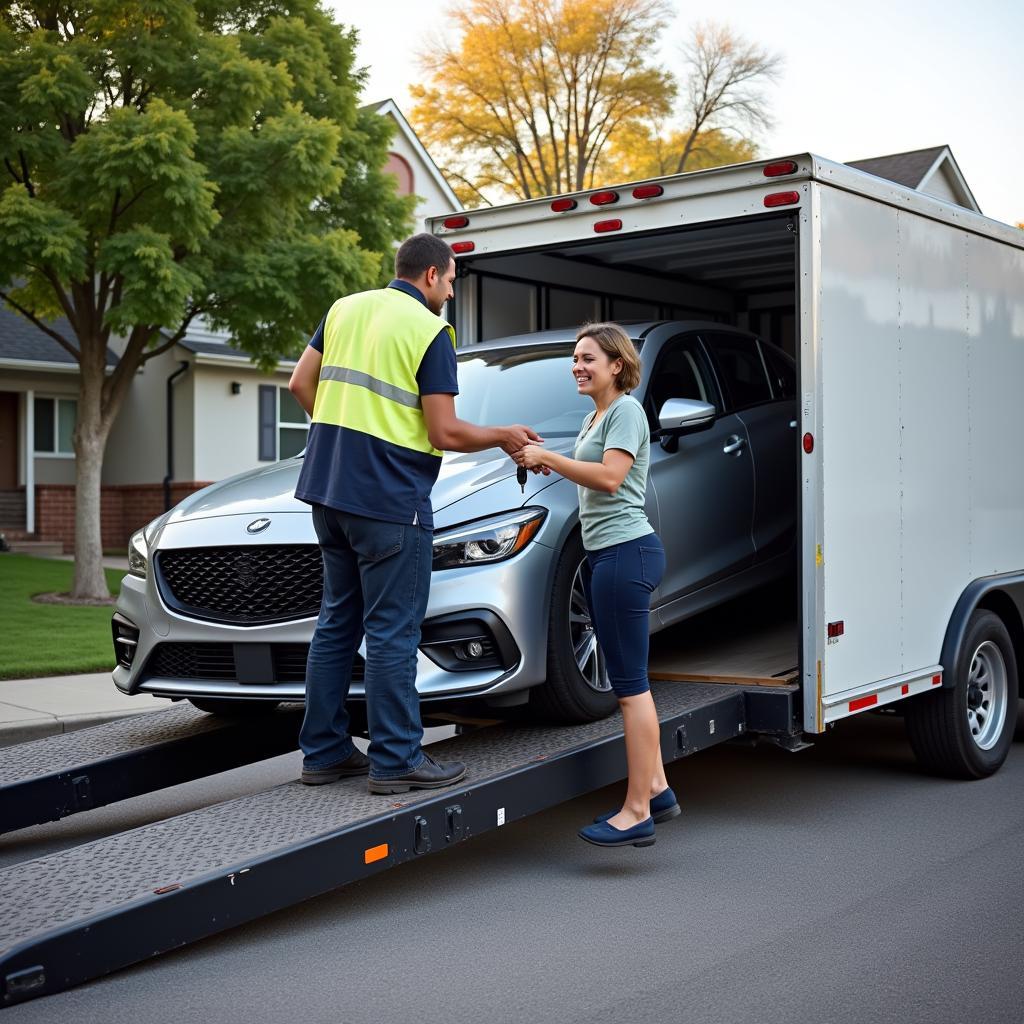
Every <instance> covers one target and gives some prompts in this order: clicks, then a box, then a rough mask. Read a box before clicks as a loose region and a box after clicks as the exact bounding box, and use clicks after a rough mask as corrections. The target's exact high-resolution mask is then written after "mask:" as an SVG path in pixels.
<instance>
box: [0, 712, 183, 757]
mask: <svg viewBox="0 0 1024 1024" xmlns="http://www.w3.org/2000/svg"><path fill="white" fill-rule="evenodd" d="M168 706H169V705H168ZM163 710H164V707H162V706H161V707H153V708H148V709H141V708H128V709H126V710H124V711H95V712H90V713H89V714H83V715H64V716H54V715H41V716H40V717H39V718H30V719H27V720H24V721H20V722H2V723H0V747H13V746H15V745H17V744H19V743H28V742H29V741H30V740H39V739H45V738H46V737H48V736H60V735H62V734H63V733H66V732H75V731H77V730H78V729H87V728H89V726H92V725H105V724H106V723H107V722H114V721H117V719H119V718H131V717H132V716H134V715H148V714H152V713H154V712H156V711H163Z"/></svg>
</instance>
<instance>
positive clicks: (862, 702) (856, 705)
mask: <svg viewBox="0 0 1024 1024" xmlns="http://www.w3.org/2000/svg"><path fill="white" fill-rule="evenodd" d="M877 703H878V694H877V693H873V694H871V696H870V697H858V698H857V700H851V701H850V710H851V711H860V709H861V708H869V707H871V705H872V704H877Z"/></svg>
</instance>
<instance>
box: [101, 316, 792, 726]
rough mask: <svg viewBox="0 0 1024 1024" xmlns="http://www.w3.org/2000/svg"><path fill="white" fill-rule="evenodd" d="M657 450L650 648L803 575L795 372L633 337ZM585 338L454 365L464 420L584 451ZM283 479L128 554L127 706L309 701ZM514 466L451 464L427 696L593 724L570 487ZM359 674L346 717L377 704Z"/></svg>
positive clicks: (191, 512)
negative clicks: (707, 612)
mask: <svg viewBox="0 0 1024 1024" xmlns="http://www.w3.org/2000/svg"><path fill="white" fill-rule="evenodd" d="M623 327H624V328H625V329H626V330H627V332H629V333H630V335H631V337H632V338H633V339H634V341H635V343H636V345H637V347H638V349H639V351H640V358H641V363H642V368H643V373H642V379H641V382H640V386H639V388H638V389H637V390H636V392H634V394H635V396H636V397H637V399H638V400H639V401H640V402H641V403H642V404H643V406H644V408H645V409H646V410H647V412H648V416H649V418H650V422H651V430H652V438H653V439H654V440H652V448H651V464H650V476H649V483H648V491H647V513H648V516H649V517H650V521H651V523H652V525H653V526H654V528H655V529H656V530H657V531H658V533H659V534H660V536H661V539H662V541H663V543H664V545H665V551H666V555H667V569H666V572H665V576H664V579H663V580H662V583H661V586H660V587H659V588H658V590H656V591H655V592H654V594H653V596H652V603H651V619H650V621H651V631H652V632H655V631H657V630H659V629H662V628H664V627H665V626H669V625H671V624H673V623H675V622H678V621H679V620H681V619H683V618H686V617H687V616H690V615H693V614H695V613H697V612H699V611H703V610H704V609H706V608H709V607H711V606H713V605H715V604H718V603H720V602H722V601H725V600H728V599H730V598H732V597H735V596H736V595H738V594H740V593H743V592H745V591H747V590H750V589H752V588H754V587H757V586H759V585H760V584H762V583H764V582H767V581H769V580H771V579H774V578H776V577H779V576H781V575H784V574H785V573H786V572H787V571H788V570H790V569H791V568H792V566H793V563H794V558H795V553H794V552H795V533H796V502H797V440H796V438H797V434H796V423H797V420H796V408H795V398H794V391H795V370H794V366H793V362H792V360H791V359H790V358H789V357H788V356H787V355H785V354H784V353H783V352H782V351H781V350H780V349H778V348H777V347H775V346H774V345H770V344H768V343H766V342H764V341H761V340H759V339H757V338H756V337H754V336H753V335H751V334H748V333H745V332H742V331H738V330H735V329H733V328H729V327H724V326H722V325H720V324H712V323H699V322H680V321H669V322H665V321H660V322H656V323H649V322H648V323H627V324H623ZM574 337H575V332H573V331H569V330H561V331H548V332H544V333H542V334H533V335H529V336H523V337H519V338H507V339H503V340H501V341H493V342H489V343H487V344H485V345H479V346H474V347H472V348H469V349H464V350H461V351H460V352H459V385H460V388H461V391H462V394H461V395H460V396H459V398H458V400H457V408H458V414H459V415H460V416H461V417H462V418H464V419H468V420H471V421H473V422H476V423H481V424H498V423H507V422H522V423H529V424H530V425H531V426H533V427H534V428H535V429H536V430H537V431H538V432H539V433H540V434H541V435H542V436H543V437H544V438H545V440H546V443H547V444H548V445H549V446H551V447H554V448H557V449H559V450H562V451H566V452H570V451H571V448H572V445H573V442H574V440H575V438H576V435H577V433H578V431H579V428H580V425H581V423H582V421H583V418H584V416H585V415H586V414H587V413H588V412H589V411H590V409H591V408H592V405H591V403H590V400H589V399H588V398H586V397H585V396H580V395H578V394H577V393H576V389H575V387H574V386H573V381H572V377H571V374H570V368H571V365H572V350H573V344H574ZM299 465H300V463H299V460H298V459H297V458H296V459H288V460H285V461H283V462H279V463H276V464H275V465H273V466H269V467H267V468H262V469H258V470H253V471H251V472H248V473H243V474H241V475H239V476H236V477H232V478H230V479H228V480H224V481H221V482H220V483H217V484H214V485H212V486H211V487H208V488H206V489H205V490H203V491H200V492H198V493H196V494H194V495H192V496H190V497H189V498H187V499H186V500H185V501H183V502H182V503H181V504H180V505H178V506H177V507H176V508H174V509H172V510H171V511H170V512H169V513H167V514H166V515H164V516H162V517H160V518H159V519H157V520H155V521H154V522H153V523H151V524H150V525H149V526H147V527H146V528H145V529H144V530H140V531H139V532H138V533H137V534H136V535H135V536H134V537H133V538H132V542H131V548H130V556H129V563H130V571H129V575H128V576H127V577H126V578H125V581H124V585H123V586H122V589H121V595H120V598H119V599H118V604H117V612H116V614H115V616H114V620H113V634H114V647H115V652H116V655H117V668H116V669H115V671H114V681H115V683H116V685H117V686H118V687H119V688H120V689H121V690H123V691H124V692H126V693H151V694H157V695H159V696H164V697H171V698H181V697H185V698H188V699H189V700H191V701H192V702H193V703H194V704H196V705H197V706H198V707H200V708H203V709H205V710H209V711H214V712H224V711H226V712H231V711H241V710H253V709H256V710H258V709H261V708H268V707H272V706H273V705H274V704H275V703H276V702H278V701H282V700H301V699H302V698H303V695H304V687H305V664H306V653H307V650H308V646H309V641H310V637H311V635H312V632H313V626H314V624H315V619H316V615H317V612H318V611H319V607H320V596H321V588H322V577H321V564H320V554H319V548H318V547H317V544H316V535H315V533H314V531H313V525H312V521H311V517H310V514H309V508H308V506H306V505H304V504H302V503H301V502H298V501H296V500H295V498H294V497H293V492H294V488H295V481H296V478H297V476H298V471H299ZM515 471H516V467H515V464H514V463H513V462H512V461H511V460H510V459H509V458H508V457H507V456H505V455H503V454H502V453H501V452H495V451H490V452H479V453H475V454H450V455H446V456H445V458H444V461H443V464H442V468H441V473H440V477H439V479H438V481H437V484H436V486H435V487H434V491H433V505H434V520H435V533H434V565H433V575H432V579H431V590H430V602H429V606H428V609H427V615H426V619H425V621H424V623H423V632H422V638H421V643H420V651H419V664H418V676H417V688H418V690H419V692H420V695H421V699H422V700H423V702H424V705H425V710H426V711H427V712H428V713H429V712H430V711H431V710H433V711H435V713H437V712H439V711H440V710H442V709H448V710H451V709H454V708H456V707H461V705H463V704H465V703H466V702H470V703H471V704H472V705H473V706H474V707H476V708H482V707H490V708H495V707H507V706H513V705H517V704H524V703H527V702H528V703H529V704H530V707H531V710H534V711H536V712H537V713H538V714H539V715H542V716H543V717H545V718H555V719H558V720H562V721H588V720H592V719H595V718H599V717H601V716H603V715H606V714H608V713H609V712H610V711H611V710H612V709H613V708H614V706H615V698H614V695H613V693H612V692H611V688H610V685H609V682H608V679H607V675H606V673H605V670H604V663H603V657H602V654H601V650H600V647H599V646H598V644H597V643H596V640H595V637H594V631H593V627H592V625H591V621H590V615H589V611H588V609H587V606H586V602H585V599H584V596H583V590H582V585H581V579H580V568H581V565H582V562H583V557H584V555H583V546H582V544H581V541H580V531H579V509H578V506H577V499H576V487H575V485H574V484H572V483H570V482H569V481H567V480H564V479H561V478H560V477H557V476H556V475H554V474H552V475H551V476H549V477H544V476H533V475H531V476H530V478H529V480H528V482H527V485H526V490H525V493H524V492H523V491H521V489H520V485H519V484H518V483H517V482H516V476H515ZM361 671H362V660H361V658H357V659H356V665H355V669H354V677H353V684H352V689H351V693H352V697H353V700H354V701H356V702H358V701H359V700H360V698H361V697H362V695H363V684H362V674H361Z"/></svg>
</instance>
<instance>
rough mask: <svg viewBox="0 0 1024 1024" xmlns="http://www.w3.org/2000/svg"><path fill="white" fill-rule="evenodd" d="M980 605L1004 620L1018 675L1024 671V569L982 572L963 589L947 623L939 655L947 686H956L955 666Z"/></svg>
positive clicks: (943, 677)
mask: <svg viewBox="0 0 1024 1024" xmlns="http://www.w3.org/2000/svg"><path fill="white" fill-rule="evenodd" d="M978 608H984V609H987V610H988V611H991V612H995V614H996V615H998V616H999V617H1000V618H1001V619H1002V620H1003V622H1004V623H1005V625H1006V628H1007V630H1008V631H1009V634H1010V638H1011V639H1012V640H1013V649H1014V651H1015V653H1016V655H1017V674H1018V677H1021V676H1022V675H1024V572H1012V573H1000V574H999V575H996V576H980V577H979V578H978V579H976V580H972V581H971V582H970V583H969V584H968V585H967V587H966V588H965V589H964V592H963V593H962V594H961V595H960V599H959V600H958V601H957V603H956V605H955V606H954V608H953V614H952V615H951V616H950V619H949V625H948V626H947V627H946V636H945V638H944V639H943V641H942V654H941V656H940V657H939V664H940V665H941V666H942V685H943V687H944V688H945V689H951V688H953V687H954V686H956V678H955V675H954V672H953V668H954V666H955V665H956V664H957V663H958V659H959V657H960V652H961V649H962V647H963V641H964V635H965V633H966V632H967V623H968V621H969V620H970V618H971V615H972V614H974V611H975V609H978Z"/></svg>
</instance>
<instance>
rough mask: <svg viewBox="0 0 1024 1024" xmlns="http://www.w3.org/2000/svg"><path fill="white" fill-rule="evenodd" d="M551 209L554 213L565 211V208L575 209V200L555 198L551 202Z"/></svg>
mask: <svg viewBox="0 0 1024 1024" xmlns="http://www.w3.org/2000/svg"><path fill="white" fill-rule="evenodd" d="M551 209H552V210H554V211H555V213H565V212H566V211H567V210H575V209H576V200H575V199H556V200H555V201H554V202H553V203H552V204H551Z"/></svg>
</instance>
